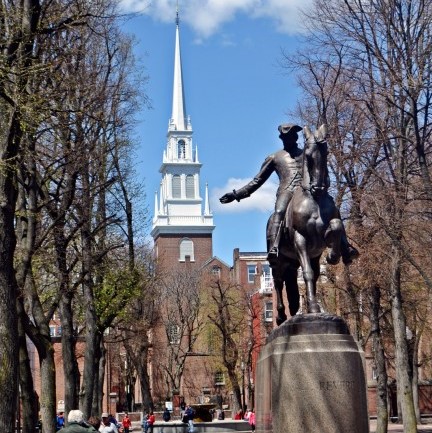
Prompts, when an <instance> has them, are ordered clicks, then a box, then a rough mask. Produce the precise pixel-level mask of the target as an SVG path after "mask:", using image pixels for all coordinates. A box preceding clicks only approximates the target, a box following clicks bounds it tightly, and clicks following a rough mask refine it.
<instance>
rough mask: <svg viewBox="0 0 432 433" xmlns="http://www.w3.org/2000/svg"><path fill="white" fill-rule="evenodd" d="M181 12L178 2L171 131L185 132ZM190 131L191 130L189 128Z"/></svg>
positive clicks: (186, 126) (186, 121) (186, 123)
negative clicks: (180, 28) (180, 29)
mask: <svg viewBox="0 0 432 433" xmlns="http://www.w3.org/2000/svg"><path fill="white" fill-rule="evenodd" d="M179 22H180V18H179V11H178V1H177V11H176V41H175V53H174V86H173V102H172V115H171V120H170V125H169V129H170V130H177V131H185V130H187V129H188V126H189V125H188V123H189V121H188V120H187V118H186V104H185V98H184V89H183V76H182V64H181V56H180V31H179ZM189 129H190V128H189Z"/></svg>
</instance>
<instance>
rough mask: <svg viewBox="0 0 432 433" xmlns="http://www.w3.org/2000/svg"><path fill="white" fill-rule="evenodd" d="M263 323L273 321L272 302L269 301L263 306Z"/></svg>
mask: <svg viewBox="0 0 432 433" xmlns="http://www.w3.org/2000/svg"><path fill="white" fill-rule="evenodd" d="M264 321H265V322H272V321H273V302H271V301H268V302H266V303H265V304H264Z"/></svg>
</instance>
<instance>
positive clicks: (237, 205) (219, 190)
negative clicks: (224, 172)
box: [210, 178, 277, 214]
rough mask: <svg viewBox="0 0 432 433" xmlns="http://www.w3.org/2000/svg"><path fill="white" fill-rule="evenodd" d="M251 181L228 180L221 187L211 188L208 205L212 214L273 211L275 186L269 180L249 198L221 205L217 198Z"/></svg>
mask: <svg viewBox="0 0 432 433" xmlns="http://www.w3.org/2000/svg"><path fill="white" fill-rule="evenodd" d="M250 180H251V179H236V178H230V179H228V181H227V183H226V185H225V186H223V187H216V188H213V189H212V191H211V197H210V203H211V210H212V212H215V213H216V212H217V213H219V214H220V213H246V212H250V211H259V212H266V213H271V212H272V211H273V209H274V203H275V199H276V190H277V184H276V183H275V182H274V181H272V180H271V179H269V180H267V182H266V183H265V184H264V185H263V186H262V187H261V188H259V189H258V190H257V191H255V192H254V193H253V194H252V195H251V196H250V197H248V198H245V199H243V200H241V201H240V202H238V201H236V200H235V201H233V202H231V203H227V204H222V203H220V201H219V198H220V197H222V196H223V195H224V194H226V193H227V192H230V191H232V190H233V189H239V188H241V187H242V186H244V185H246V184H247V183H248V182H249V181H250Z"/></svg>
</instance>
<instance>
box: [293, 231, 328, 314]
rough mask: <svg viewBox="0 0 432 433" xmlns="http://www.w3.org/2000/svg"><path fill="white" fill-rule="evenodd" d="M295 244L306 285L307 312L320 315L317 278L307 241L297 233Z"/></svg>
mask: <svg viewBox="0 0 432 433" xmlns="http://www.w3.org/2000/svg"><path fill="white" fill-rule="evenodd" d="M294 243H295V246H296V248H297V254H298V258H299V261H300V265H301V268H302V271H303V279H304V282H305V284H306V296H307V311H308V313H319V312H320V311H321V310H320V307H319V305H318V302H317V300H316V277H315V275H314V270H313V268H312V265H311V262H310V258H309V255H308V252H307V244H306V239H305V238H304V236H302V235H301V234H300V233H299V232H295V235H294Z"/></svg>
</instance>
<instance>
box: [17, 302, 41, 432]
mask: <svg viewBox="0 0 432 433" xmlns="http://www.w3.org/2000/svg"><path fill="white" fill-rule="evenodd" d="M17 311H18V317H19V324H18V330H19V362H20V368H19V384H20V401H21V413H22V414H23V415H24V416H22V425H21V427H22V433H33V432H34V427H35V425H36V423H37V421H38V410H37V407H36V405H35V404H34V399H35V395H36V392H35V390H34V387H33V377H32V372H31V368H30V359H29V356H28V351H27V340H26V335H25V332H24V320H28V318H27V316H26V314H25V313H24V307H23V305H22V298H20V299H18V300H17Z"/></svg>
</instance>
